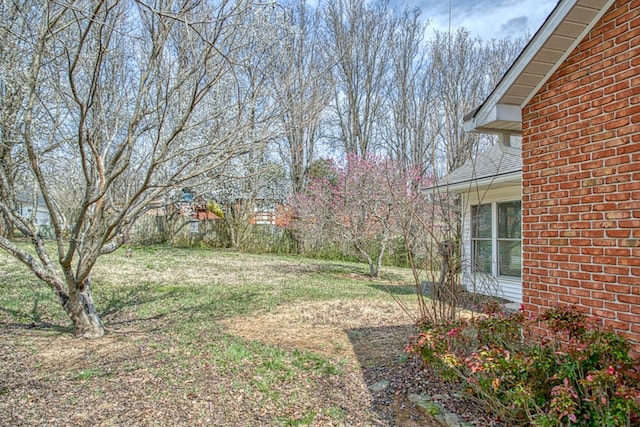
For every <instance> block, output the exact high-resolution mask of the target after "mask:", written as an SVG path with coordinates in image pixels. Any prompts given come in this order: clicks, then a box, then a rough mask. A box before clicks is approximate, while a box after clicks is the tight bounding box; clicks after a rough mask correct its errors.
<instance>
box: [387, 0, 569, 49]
mask: <svg viewBox="0 0 640 427" xmlns="http://www.w3.org/2000/svg"><path fill="white" fill-rule="evenodd" d="M396 1H397V2H398V4H401V5H408V6H416V7H419V8H420V9H421V10H422V17H423V18H424V19H428V20H429V22H430V25H429V27H430V29H431V31H433V30H434V29H435V30H440V31H447V29H448V27H449V0H408V1H407V0H405V1H402V0H396ZM557 2H558V1H557V0H451V29H452V30H455V29H457V28H459V27H465V28H467V29H468V30H469V31H470V32H471V34H472V35H473V36H478V37H480V38H482V39H485V40H490V39H492V38H498V39H503V38H511V39H514V38H518V37H521V36H523V35H524V34H526V33H527V32H528V33H529V34H530V35H531V36H533V34H534V33H535V32H536V31H537V30H538V28H540V26H541V25H542V23H543V22H544V20H545V18H546V17H547V16H548V15H549V13H550V12H551V10H553V8H554V7H555V5H556V4H557ZM428 33H429V32H427V34H428Z"/></svg>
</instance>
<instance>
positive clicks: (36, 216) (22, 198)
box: [15, 193, 53, 237]
mask: <svg viewBox="0 0 640 427" xmlns="http://www.w3.org/2000/svg"><path fill="white" fill-rule="evenodd" d="M15 210H16V212H17V213H18V214H19V215H20V216H22V217H23V218H33V220H34V222H35V224H36V225H37V226H38V230H39V232H40V234H41V235H42V236H44V237H53V227H52V226H51V215H50V214H49V210H48V209H47V205H46V204H45V203H44V199H43V198H42V196H38V197H36V198H34V197H32V196H29V195H27V194H26V193H24V194H19V195H17V196H16V205H15Z"/></svg>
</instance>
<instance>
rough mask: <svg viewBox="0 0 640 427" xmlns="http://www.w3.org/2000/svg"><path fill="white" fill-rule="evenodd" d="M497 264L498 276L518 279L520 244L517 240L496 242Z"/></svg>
mask: <svg viewBox="0 0 640 427" xmlns="http://www.w3.org/2000/svg"><path fill="white" fill-rule="evenodd" d="M498 256H499V257H500V260H499V261H500V262H499V263H498V269H499V270H500V271H499V274H500V275H501V276H514V277H520V276H521V275H522V273H521V268H520V266H521V262H522V258H521V256H522V254H521V244H520V241H519V240H499V241H498Z"/></svg>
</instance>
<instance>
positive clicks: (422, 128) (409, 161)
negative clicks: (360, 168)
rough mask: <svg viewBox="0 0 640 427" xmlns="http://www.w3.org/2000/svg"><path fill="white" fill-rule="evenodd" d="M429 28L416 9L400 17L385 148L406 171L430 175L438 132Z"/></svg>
mask: <svg viewBox="0 0 640 427" xmlns="http://www.w3.org/2000/svg"><path fill="white" fill-rule="evenodd" d="M425 30H426V25H425V24H424V23H423V22H422V20H421V18H420V12H419V11H418V10H416V9H414V10H409V9H407V10H405V11H404V12H402V14H400V15H399V16H398V18H397V25H396V28H395V33H394V36H393V37H392V38H391V40H390V43H391V55H392V56H391V58H392V60H391V64H392V66H391V69H390V70H389V73H390V78H389V86H388V94H387V96H386V102H385V105H386V108H385V116H384V119H382V120H381V121H380V123H381V127H382V128H383V136H384V137H383V140H384V149H385V150H386V151H387V152H388V153H389V155H390V156H391V157H392V158H394V159H396V160H397V162H398V163H399V164H400V165H401V167H402V168H403V169H404V170H408V169H411V168H413V167H415V166H417V167H419V168H420V169H421V170H422V173H423V174H424V173H426V172H427V170H428V169H429V168H430V167H431V166H432V162H431V160H430V159H431V156H432V154H433V147H434V143H435V141H436V136H437V129H432V128H431V127H430V124H431V122H430V120H429V118H430V114H431V110H432V108H433V106H434V96H433V95H434V94H433V92H434V86H435V84H434V83H435V82H434V81H433V70H432V68H431V66H430V65H431V64H430V62H429V61H428V57H427V51H426V42H425V39H424V34H425Z"/></svg>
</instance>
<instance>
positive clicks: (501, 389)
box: [407, 307, 640, 427]
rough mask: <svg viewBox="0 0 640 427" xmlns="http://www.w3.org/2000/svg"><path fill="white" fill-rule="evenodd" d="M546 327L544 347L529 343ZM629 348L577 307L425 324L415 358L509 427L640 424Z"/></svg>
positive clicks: (639, 389)
mask: <svg viewBox="0 0 640 427" xmlns="http://www.w3.org/2000/svg"><path fill="white" fill-rule="evenodd" d="M541 324H542V326H545V327H546V329H547V330H548V331H549V334H548V336H545V337H544V338H542V339H541V340H532V339H527V338H524V335H523V333H525V332H526V330H527V329H528V327H530V326H537V327H539V326H541ZM629 349H630V344H629V342H628V341H627V340H626V339H625V338H623V337H620V336H618V335H616V334H614V333H613V332H609V331H605V330H602V329H599V328H597V327H595V326H594V325H593V324H589V323H587V321H586V319H585V317H584V316H583V315H582V314H581V313H579V312H578V311H576V310H575V309H573V308H566V307H557V308H553V309H550V310H548V311H545V312H544V313H542V314H541V315H539V316H538V317H536V318H526V317H525V316H524V315H523V313H521V312H518V313H514V314H511V315H505V314H504V313H503V312H502V311H500V310H495V307H493V308H491V309H490V310H489V312H488V313H487V314H486V315H483V316H481V317H475V318H471V319H457V320H455V321H453V322H449V323H446V324H444V323H443V324H429V325H425V327H424V331H423V332H422V333H421V334H420V335H418V336H417V337H415V339H414V340H413V341H412V343H410V344H409V346H408V347H407V351H408V352H409V353H412V354H417V355H419V356H420V357H421V358H422V359H423V361H424V363H425V364H429V365H431V366H435V367H436V368H438V372H439V373H440V374H441V375H443V376H445V377H447V378H450V379H451V378H453V379H457V380H459V381H460V384H461V386H462V388H463V389H465V390H466V392H468V393H469V394H470V396H471V397H472V398H476V399H478V400H479V401H480V402H483V403H484V404H486V405H487V407H488V409H489V410H490V411H492V412H493V413H495V414H496V415H497V416H499V417H500V419H501V420H503V421H504V422H506V423H507V424H508V425H535V426H545V427H546V426H574V425H576V426H577V425H580V426H629V425H640V417H639V415H638V413H639V412H640V369H639V368H640V366H639V365H638V364H637V361H634V360H633V359H632V358H631V357H630V356H629Z"/></svg>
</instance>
